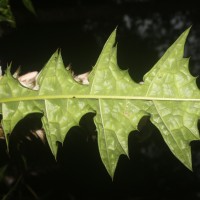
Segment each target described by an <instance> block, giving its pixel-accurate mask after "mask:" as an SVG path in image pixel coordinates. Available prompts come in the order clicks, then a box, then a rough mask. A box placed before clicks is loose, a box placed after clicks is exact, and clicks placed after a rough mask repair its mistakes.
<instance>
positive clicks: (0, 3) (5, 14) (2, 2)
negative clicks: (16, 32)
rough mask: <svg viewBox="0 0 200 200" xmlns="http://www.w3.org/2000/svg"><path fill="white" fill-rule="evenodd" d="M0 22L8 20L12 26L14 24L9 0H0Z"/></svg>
mask: <svg viewBox="0 0 200 200" xmlns="http://www.w3.org/2000/svg"><path fill="white" fill-rule="evenodd" d="M0 22H8V23H9V24H10V25H11V26H12V27H15V26H16V24H15V18H14V16H13V14H12V11H11V8H10V4H9V0H0Z"/></svg>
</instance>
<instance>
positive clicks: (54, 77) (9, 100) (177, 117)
mask: <svg viewBox="0 0 200 200" xmlns="http://www.w3.org/2000/svg"><path fill="white" fill-rule="evenodd" d="M188 32H189V29H187V30H186V31H185V32H184V33H183V34H182V35H181V36H180V37H179V38H178V39H177V41H176V42H175V43H174V44H173V45H172V46H171V47H170V48H169V49H168V50H167V51H166V53H165V54H164V55H163V56H162V58H161V59H160V60H159V61H158V62H157V63H156V64H155V65H154V66H153V68H152V69H151V70H150V71H149V72H148V73H147V74H146V75H145V76H144V82H143V84H138V83H135V82H134V81H133V80H132V79H131V77H130V76H129V74H128V71H126V70H125V71H123V70H121V69H120V68H119V67H118V65H117V47H116V45H114V44H115V37H116V30H114V31H113V33H112V34H111V36H110V37H109V38H108V40H107V42H106V44H105V45H104V48H103V50H102V52H101V54H100V56H99V58H98V60H97V63H96V65H95V66H94V67H93V69H92V71H91V72H90V74H89V77H88V80H87V83H88V81H89V84H87V85H84V84H80V83H78V82H77V81H75V80H76V78H74V76H73V74H72V73H71V71H70V70H67V69H66V68H65V66H64V64H63V61H62V57H61V54H60V53H59V51H56V52H55V53H54V54H53V55H52V57H51V58H50V60H49V61H48V62H47V64H46V65H45V67H44V68H43V69H42V71H41V72H40V73H39V75H38V77H37V78H36V85H37V86H38V87H39V89H38V90H31V89H30V88H26V87H24V86H22V85H21V84H20V83H19V81H18V80H16V79H15V78H13V76H12V75H11V74H10V68H8V69H7V71H6V74H5V75H4V76H3V77H2V78H1V80H0V105H1V113H2V115H3V119H2V125H3V129H4V132H5V134H6V135H8V134H10V133H11V132H12V130H13V128H14V126H15V125H16V124H17V123H18V121H20V120H21V119H23V118H24V117H25V116H26V115H27V114H29V113H33V112H39V113H43V117H42V124H43V128H44V130H45V133H46V136H47V140H48V143H49V145H50V148H51V150H52V152H53V154H54V156H56V154H57V142H61V143H63V141H64V139H65V137H66V134H67V132H68V131H69V129H70V128H71V127H73V126H77V125H78V124H79V121H80V119H81V117H82V116H83V115H84V114H86V113H88V112H94V113H95V114H96V115H95V117H94V122H95V125H96V129H97V133H98V146H99V151H100V156H101V159H102V161H103V163H104V165H105V167H106V169H107V171H108V173H109V174H110V176H111V177H113V176H114V172H115V169H116V165H117V162H118V159H119V157H120V155H122V154H125V155H127V156H128V135H129V133H130V132H131V131H133V130H137V126H138V123H139V121H140V119H141V118H142V117H143V116H150V120H151V122H152V123H153V124H154V125H155V126H156V127H157V128H158V129H159V130H160V133H161V135H162V137H163V139H164V140H165V142H166V143H167V145H168V146H169V148H170V150H171V151H172V153H173V154H174V155H175V156H176V157H177V158H178V159H179V160H180V161H181V162H182V163H183V164H184V165H185V166H186V167H188V168H189V169H192V162H191V149H190V142H191V141H193V140H199V133H198V129H197V121H198V119H199V117H200V103H199V101H200V93H199V89H198V88H197V86H196V83H195V81H196V78H194V77H192V76H191V74H190V73H189V70H188V62H189V60H188V59H187V58H183V51H184V44H185V40H186V37H187V35H188ZM86 78H87V77H86Z"/></svg>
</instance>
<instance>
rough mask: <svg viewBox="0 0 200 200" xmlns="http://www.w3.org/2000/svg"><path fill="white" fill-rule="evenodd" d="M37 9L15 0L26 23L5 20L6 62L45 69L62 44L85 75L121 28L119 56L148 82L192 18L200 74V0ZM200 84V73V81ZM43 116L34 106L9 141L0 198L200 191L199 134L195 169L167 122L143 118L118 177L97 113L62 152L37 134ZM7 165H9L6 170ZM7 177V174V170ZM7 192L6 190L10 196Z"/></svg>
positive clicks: (135, 196)
mask: <svg viewBox="0 0 200 200" xmlns="http://www.w3.org/2000/svg"><path fill="white" fill-rule="evenodd" d="M32 2H33V4H34V6H35V9H36V13H37V16H36V17H35V16H34V15H32V14H31V13H30V12H28V11H27V10H26V9H25V7H24V6H23V4H22V3H21V1H20V0H13V1H11V8H12V11H13V13H14V16H15V19H16V28H11V27H10V26H9V25H8V24H4V23H3V24H1V26H0V61H1V66H2V68H3V69H4V70H5V69H6V66H7V64H9V63H10V62H12V71H13V72H14V71H15V70H16V69H17V68H18V67H19V66H21V68H22V73H26V72H29V71H33V70H41V68H42V67H43V66H44V64H45V63H46V62H47V61H48V59H49V58H50V56H51V55H52V54H53V53H54V52H55V51H56V50H57V49H58V48H61V50H62V57H63V60H64V63H65V65H68V64H71V65H72V69H73V70H74V71H75V74H79V73H83V72H86V71H89V70H91V68H92V66H93V65H94V64H95V62H96V60H97V58H98V56H99V54H100V52H101V50H102V47H103V45H104V43H105V41H106V40H107V38H108V37H109V35H110V33H111V32H112V31H113V30H114V29H115V28H116V27H118V28H117V42H118V63H119V66H120V67H121V68H122V69H127V68H128V69H129V73H130V75H131V76H132V78H133V79H134V80H135V81H137V82H139V81H142V77H143V75H144V74H145V73H146V72H147V71H148V70H149V69H150V68H151V67H152V66H153V65H154V64H155V63H156V62H157V60H158V59H159V58H160V57H161V56H162V54H163V53H164V52H165V50H166V49H167V48H168V47H169V46H170V45H171V44H172V43H173V42H174V41H175V40H176V39H177V38H178V36H179V35H180V34H181V33H182V32H183V31H184V30H185V29H187V28H188V27H190V26H192V29H191V31H190V34H189V36H188V39H187V42H186V47H185V56H187V57H191V58H190V72H191V73H192V74H193V75H194V76H198V75H199V74H200V8H199V6H198V5H197V3H198V1H196V0H190V1H170V0H167V1H164V0H163V1H161V0H112V1H111V0H110V1H106V0H85V1H84V0H65V1H64V0H63V1H62V0H57V1H50V0H41V1H39V0H32ZM197 84H199V80H197ZM41 117H42V116H41V115H36V114H33V115H29V116H27V117H26V118H25V119H24V120H22V121H21V122H20V123H19V124H18V125H17V126H16V127H15V129H14V131H13V133H12V135H11V137H10V146H9V153H8V152H7V149H6V144H5V140H3V139H1V140H0V167H2V168H3V167H5V166H6V167H7V168H6V171H5V172H4V173H2V174H3V178H2V179H1V182H0V198H3V195H5V194H6V193H8V192H10V193H9V194H10V195H9V196H8V198H7V199H12V200H18V199H20V200H22V199H25V200H29V199H30V200H31V199H41V200H43V199H44V200H46V199H48V200H49V199H58V200H68V199H69V200H76V199H77V200H81V199H88V200H90V199H91V200H92V199H106V200H107V199H109V200H112V199H113V200H115V199H124V200H146V199H148V200H149V199H152V200H156V199H159V200H177V199H191V200H193V199H194V200H197V199H200V143H199V142H197V141H194V142H192V143H191V147H192V158H193V172H191V171H189V170H188V169H187V168H186V167H184V166H183V165H182V164H181V163H180V162H179V161H178V160H177V159H176V158H175V157H174V156H173V155H172V153H171V152H170V150H169V149H168V147H167V146H166V144H165V143H164V141H163V139H162V137H161V135H160V133H159V131H158V130H157V129H156V128H155V127H154V126H153V125H152V124H151V123H150V122H149V120H148V119H147V121H146V120H143V121H144V122H143V123H141V124H140V132H137V131H135V132H132V133H131V134H130V137H129V154H130V159H128V158H127V157H125V156H121V157H120V160H119V163H118V166H117V169H116V173H115V176H114V179H113V180H111V178H110V177H109V175H108V173H107V172H106V170H105V167H104V166H103V164H102V162H101V159H100V156H99V152H98V146H97V140H96V132H95V126H94V123H93V120H92V118H93V115H92V114H88V115H86V116H84V117H83V118H82V120H81V122H80V127H74V128H72V129H71V130H70V131H69V133H68V134H67V137H66V140H65V141H64V144H63V146H61V145H59V151H58V156H57V160H55V159H54V157H53V155H52V154H51V152H50V149H49V146H48V144H43V143H42V142H41V140H39V139H38V138H37V137H35V136H34V135H33V134H31V130H35V129H38V128H41V127H42V125H41V120H40V118H41ZM0 174H1V173H0ZM0 177H1V176H0ZM4 200H5V199H4Z"/></svg>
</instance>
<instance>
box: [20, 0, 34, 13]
mask: <svg viewBox="0 0 200 200" xmlns="http://www.w3.org/2000/svg"><path fill="white" fill-rule="evenodd" d="M22 2H23V4H24V6H25V7H26V8H27V9H28V10H29V11H30V12H31V13H33V14H34V15H35V16H36V12H35V8H34V6H33V4H32V1H31V0H22Z"/></svg>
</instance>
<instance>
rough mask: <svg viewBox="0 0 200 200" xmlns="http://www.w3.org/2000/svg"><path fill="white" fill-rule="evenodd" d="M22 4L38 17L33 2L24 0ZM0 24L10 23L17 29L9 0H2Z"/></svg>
mask: <svg viewBox="0 0 200 200" xmlns="http://www.w3.org/2000/svg"><path fill="white" fill-rule="evenodd" d="M22 3H23V4H24V6H25V7H26V8H27V10H29V11H30V12H31V13H33V14H34V15H36V12H35V9H34V6H33V4H32V2H31V0H22ZM0 22H8V23H9V24H10V25H11V27H13V28H14V27H16V22H15V18H14V16H13V13H12V10H11V6H10V1H9V0H0Z"/></svg>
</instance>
